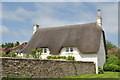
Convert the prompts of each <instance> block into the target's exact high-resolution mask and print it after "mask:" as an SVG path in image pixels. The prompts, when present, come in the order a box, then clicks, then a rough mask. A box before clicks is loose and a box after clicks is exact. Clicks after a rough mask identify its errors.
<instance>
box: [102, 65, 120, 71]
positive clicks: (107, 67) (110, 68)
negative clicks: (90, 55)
mask: <svg viewBox="0 0 120 80" xmlns="http://www.w3.org/2000/svg"><path fill="white" fill-rule="evenodd" d="M104 70H105V71H113V72H120V66H118V65H115V64H105V65H104Z"/></svg>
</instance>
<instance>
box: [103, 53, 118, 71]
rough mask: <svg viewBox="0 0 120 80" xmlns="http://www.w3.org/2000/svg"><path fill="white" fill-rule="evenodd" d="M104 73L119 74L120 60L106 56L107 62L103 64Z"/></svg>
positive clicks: (112, 56)
mask: <svg viewBox="0 0 120 80" xmlns="http://www.w3.org/2000/svg"><path fill="white" fill-rule="evenodd" d="M104 70H105V71H117V72H120V59H119V57H117V56H114V55H110V54H109V55H107V61H106V63H105V64H104Z"/></svg>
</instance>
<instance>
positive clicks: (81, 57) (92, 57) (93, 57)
mask: <svg viewBox="0 0 120 80" xmlns="http://www.w3.org/2000/svg"><path fill="white" fill-rule="evenodd" d="M60 56H74V57H75V59H76V61H85V62H86V61H87V62H94V63H95V64H96V74H98V60H97V53H88V54H83V53H81V52H80V51H79V50H78V49H77V48H76V47H73V52H66V48H63V49H62V50H61V52H60Z"/></svg>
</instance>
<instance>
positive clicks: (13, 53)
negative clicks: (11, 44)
mask: <svg viewBox="0 0 120 80" xmlns="http://www.w3.org/2000/svg"><path fill="white" fill-rule="evenodd" d="M8 55H9V56H10V57H16V56H17V55H16V54H15V52H10V53H9V54H8Z"/></svg>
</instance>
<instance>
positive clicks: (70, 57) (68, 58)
mask: <svg viewBox="0 0 120 80" xmlns="http://www.w3.org/2000/svg"><path fill="white" fill-rule="evenodd" d="M66 60H75V57H74V56H68V57H67V58H66Z"/></svg>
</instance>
